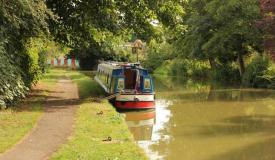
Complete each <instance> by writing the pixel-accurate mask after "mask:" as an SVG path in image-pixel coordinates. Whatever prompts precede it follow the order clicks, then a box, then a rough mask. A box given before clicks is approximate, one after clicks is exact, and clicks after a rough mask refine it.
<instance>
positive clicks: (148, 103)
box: [115, 101, 155, 109]
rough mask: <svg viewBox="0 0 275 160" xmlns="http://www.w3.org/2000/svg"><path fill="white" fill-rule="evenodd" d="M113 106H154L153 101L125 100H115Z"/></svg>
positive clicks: (137, 107)
mask: <svg viewBox="0 0 275 160" xmlns="http://www.w3.org/2000/svg"><path fill="white" fill-rule="evenodd" d="M115 107H116V108H119V109H152V108H155V102H154V101H151V102H148V101H146V102H141V101H139V102H126V101H115Z"/></svg>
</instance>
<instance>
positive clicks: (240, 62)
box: [238, 53, 245, 77]
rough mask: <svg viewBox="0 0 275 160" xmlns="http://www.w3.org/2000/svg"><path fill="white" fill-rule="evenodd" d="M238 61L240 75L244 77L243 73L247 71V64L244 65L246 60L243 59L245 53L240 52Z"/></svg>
mask: <svg viewBox="0 0 275 160" xmlns="http://www.w3.org/2000/svg"><path fill="white" fill-rule="evenodd" d="M238 62H239V67H240V68H239V70H240V75H241V77H243V74H244V72H245V66H244V60H243V55H242V53H238Z"/></svg>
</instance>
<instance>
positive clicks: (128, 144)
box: [51, 71, 147, 160]
mask: <svg viewBox="0 0 275 160" xmlns="http://www.w3.org/2000/svg"><path fill="white" fill-rule="evenodd" d="M66 75H67V76H68V77H70V78H71V79H72V80H73V81H74V82H76V83H77V85H78V87H79V93H80V97H82V98H86V97H100V96H102V95H103V91H102V89H101V88H100V86H99V85H98V84H97V83H96V82H95V81H94V80H93V79H92V78H90V77H88V76H86V75H84V74H82V73H80V72H77V71H67V72H66ZM101 111H102V112H103V114H102V115H97V113H99V112H101ZM107 137H111V138H112V141H110V142H105V141H103V140H104V139H107ZM51 159H53V160H77V159H79V160H97V159H98V160H105V159H106V160H109V159H112V160H113V159H117V160H119V159H121V160H127V159H128V160H140V159H141V160H142V159H147V158H146V156H145V154H144V153H143V151H142V149H140V148H139V147H138V146H137V145H136V144H135V142H134V139H133V136H132V135H131V133H130V131H129V130H128V127H127V125H126V123H125V121H124V119H123V117H121V116H120V114H119V113H117V112H116V110H115V109H114V108H113V106H111V105H110V104H109V102H107V101H102V102H100V103H92V102H89V101H88V100H87V99H86V100H83V102H82V104H81V105H80V108H79V109H78V111H77V116H76V122H75V130H74V133H73V135H72V137H71V138H70V139H69V142H68V143H67V144H64V145H63V146H62V147H61V149H59V150H58V151H57V152H56V153H55V154H54V155H53V157H52V158H51Z"/></svg>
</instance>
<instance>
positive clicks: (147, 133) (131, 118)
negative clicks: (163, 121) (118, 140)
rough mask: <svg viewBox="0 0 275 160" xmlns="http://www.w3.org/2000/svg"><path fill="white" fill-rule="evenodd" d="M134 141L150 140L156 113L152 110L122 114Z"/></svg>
mask: <svg viewBox="0 0 275 160" xmlns="http://www.w3.org/2000/svg"><path fill="white" fill-rule="evenodd" d="M122 114H124V115H125V120H126V123H127V125H128V127H129V130H130V131H131V133H132V134H133V136H134V139H135V141H146V140H151V138H152V132H153V126H154V124H155V117H156V113H155V110H154V109H150V110H143V111H130V112H123V113H122Z"/></svg>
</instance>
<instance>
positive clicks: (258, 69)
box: [242, 55, 275, 89]
mask: <svg viewBox="0 0 275 160" xmlns="http://www.w3.org/2000/svg"><path fill="white" fill-rule="evenodd" d="M242 83H243V85H244V86H247V87H256V88H273V89H274V88H275V65H274V63H273V62H272V60H271V58H270V57H268V56H262V55H255V56H253V57H252V58H251V61H250V62H249V64H248V65H247V68H246V72H245V74H244V76H243V79H242Z"/></svg>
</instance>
